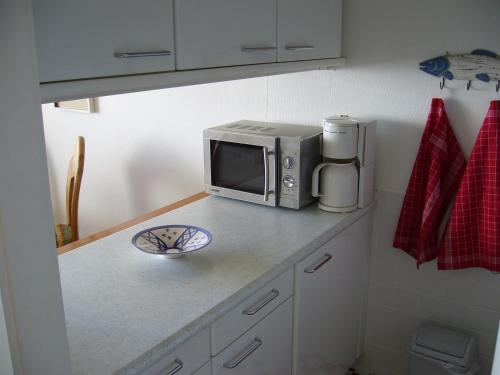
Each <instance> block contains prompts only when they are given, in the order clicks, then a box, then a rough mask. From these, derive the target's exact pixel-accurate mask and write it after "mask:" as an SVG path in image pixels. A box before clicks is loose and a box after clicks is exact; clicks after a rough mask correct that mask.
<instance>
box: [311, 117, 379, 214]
mask: <svg viewBox="0 0 500 375" xmlns="http://www.w3.org/2000/svg"><path fill="white" fill-rule="evenodd" d="M376 126H377V122H376V121H367V120H361V119H357V118H353V117H349V116H332V117H328V118H326V119H324V120H323V162H322V163H321V164H319V165H317V166H316V168H315V169H314V171H313V176H312V195H313V196H314V197H319V203H318V206H319V208H320V209H322V210H325V211H330V212H350V211H354V210H355V209H357V208H363V207H366V206H367V205H369V204H370V203H371V202H372V200H373V197H374V190H375V189H374V182H375V181H374V177H375V170H374V169H375V131H376Z"/></svg>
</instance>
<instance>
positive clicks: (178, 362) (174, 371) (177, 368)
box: [165, 358, 184, 375]
mask: <svg viewBox="0 0 500 375" xmlns="http://www.w3.org/2000/svg"><path fill="white" fill-rule="evenodd" d="M173 364H174V365H175V367H174V368H173V369H172V370H168V371H167V372H166V373H165V375H174V374H177V373H178V372H179V371H180V370H181V369H182V368H183V367H184V363H182V361H181V360H180V359H177V358H176V359H174V363H173Z"/></svg>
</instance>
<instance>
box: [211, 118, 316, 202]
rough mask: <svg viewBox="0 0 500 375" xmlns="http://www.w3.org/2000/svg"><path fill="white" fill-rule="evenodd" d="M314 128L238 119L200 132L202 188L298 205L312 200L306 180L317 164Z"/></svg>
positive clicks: (218, 192)
mask: <svg viewBox="0 0 500 375" xmlns="http://www.w3.org/2000/svg"><path fill="white" fill-rule="evenodd" d="M322 132H323V129H322V128H321V127H318V126H306V125H288V124H275V123H268V122H256V121H247V120H245V121H238V122H234V123H230V124H226V125H220V126H216V127H213V128H209V129H205V130H204V131H203V153H204V163H205V176H204V177H205V178H204V179H205V191H206V192H208V193H211V194H214V195H220V196H223V197H228V198H234V199H239V200H244V201H248V202H253V203H259V204H263V205H266V206H273V207H276V206H280V207H288V208H294V209H299V208H302V207H304V206H306V205H307V204H309V203H311V202H312V201H313V199H314V198H313V197H312V195H311V179H312V172H313V170H314V167H315V166H316V165H317V164H319V163H320V162H321V140H322Z"/></svg>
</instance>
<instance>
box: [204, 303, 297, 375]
mask: <svg viewBox="0 0 500 375" xmlns="http://www.w3.org/2000/svg"><path fill="white" fill-rule="evenodd" d="M212 366H213V371H212V373H213V374H214V375H256V374H259V375H290V374H291V372H292V298H290V299H288V300H287V301H286V302H283V304H282V305H280V306H278V307H277V308H276V310H274V311H273V312H272V313H270V314H269V315H268V316H266V317H265V318H264V319H263V320H262V321H260V323H258V324H257V325H256V326H255V327H253V328H251V329H250V330H249V331H248V332H247V333H245V334H244V335H243V336H241V337H240V338H239V339H238V340H236V341H235V342H234V343H232V344H231V345H230V346H229V347H227V348H226V349H225V350H224V351H223V352H221V353H220V354H219V355H217V356H216V357H214V358H213V359H212Z"/></svg>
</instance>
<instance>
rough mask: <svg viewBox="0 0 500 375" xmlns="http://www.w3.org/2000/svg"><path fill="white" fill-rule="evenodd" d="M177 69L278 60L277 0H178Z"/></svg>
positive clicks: (176, 32) (176, 15) (176, 13)
mask: <svg viewBox="0 0 500 375" xmlns="http://www.w3.org/2000/svg"><path fill="white" fill-rule="evenodd" d="M175 40H176V49H177V58H176V59H177V60H176V62H177V69H178V70H182V69H198V68H210V67H216V66H230V65H245V64H258V63H269V62H275V61H276V1H275V0H211V1H206V0H176V1H175Z"/></svg>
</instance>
